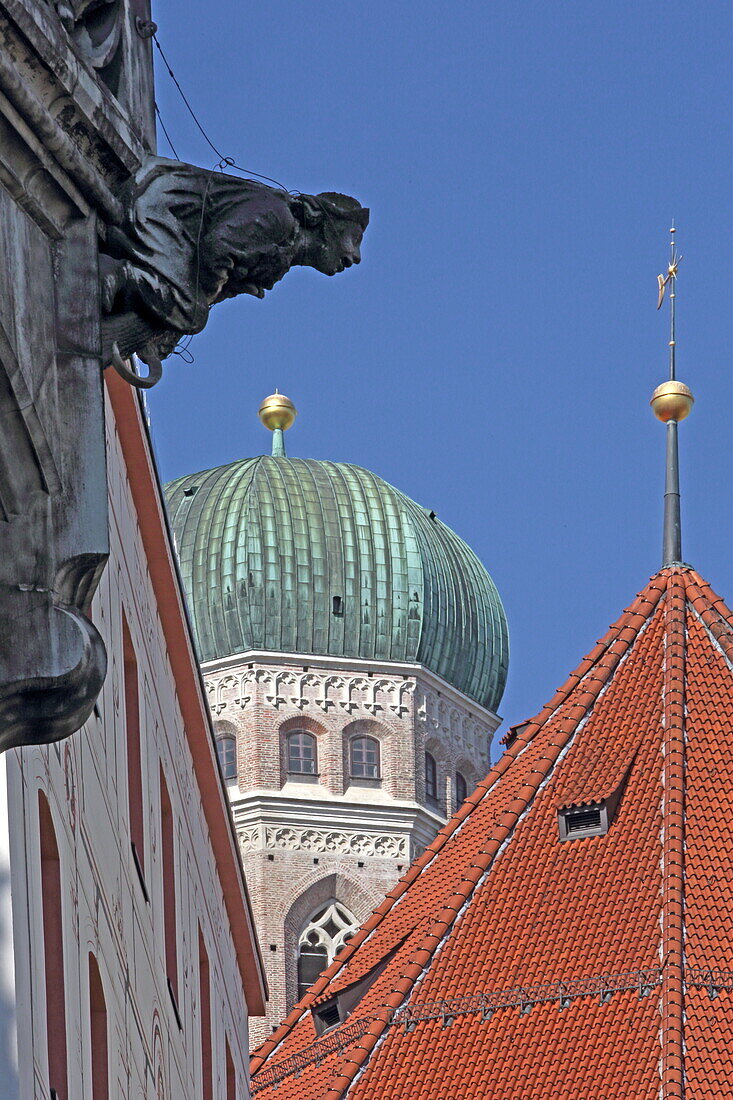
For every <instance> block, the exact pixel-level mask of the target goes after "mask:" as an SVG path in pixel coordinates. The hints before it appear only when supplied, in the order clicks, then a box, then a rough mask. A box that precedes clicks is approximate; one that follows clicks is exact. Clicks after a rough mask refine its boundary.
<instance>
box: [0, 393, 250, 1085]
mask: <svg viewBox="0 0 733 1100" xmlns="http://www.w3.org/2000/svg"><path fill="white" fill-rule="evenodd" d="M108 391H109V394H110V395H111V400H108V408H107V454H108V484H109V499H110V544H111V554H110V559H109V562H108V565H107V568H106V570H105V572H104V574H103V577H102V581H101V583H100V586H99V589H98V591H97V593H96V595H95V597H94V601H93V604H92V609H91V617H92V619H93V621H94V623H95V625H96V626H97V628H98V629H99V631H100V632H101V634H102V636H103V638H104V641H105V643H106V646H107V651H108V654H109V668H108V674H107V678H106V682H105V685H104V689H103V692H102V695H101V696H100V698H99V702H98V705H97V707H96V708H95V713H94V715H93V717H92V718H91V719H90V720H89V721H88V722H87V723H86V725H85V726H84V727H83V728H82V729H81V730H79V732H77V733H76V734H74V735H72V736H71V737H70V738H68V739H66V740H63V741H59V742H57V743H56V744H52V745H50V746H42V747H39V748H22V749H18V750H12V751H9V752H6V753H4V754H2V755H0V983H1V984H0V1095H1V1096H2V1097H3V1100H30V1098H31V1097H33V1098H34V1100H35V1098H38V1100H41V1098H43V1100H52V1098H55V1100H142V1098H146V1100H149V1098H151V1097H156V1100H163V1098H167V1097H176V1098H178V1097H181V1098H183V1097H191V1098H202V1100H240V1098H242V1097H246V1096H248V1095H249V1090H248V1071H247V1053H248V1017H249V1014H250V1013H252V1012H255V1013H256V1012H262V1011H263V1006H264V994H265V987H264V983H263V972H262V966H261V960H260V958H259V954H258V950H257V945H256V939H255V935H254V929H253V923H252V917H251V911H250V905H249V900H248V897H247V892H246V887H245V883H244V879H243V876H242V873H241V868H240V865H239V860H238V854H237V848H236V841H235V836H234V831H233V828H232V824H231V819H230V814H229V810H228V806H227V802H226V793H225V789H224V786H223V783H222V779H221V775H220V773H219V768H218V764H217V760H216V753H215V748H214V742H213V737H212V731H211V726H210V720H209V717H208V712H207V707H206V703H205V698H204V691H203V686H202V683H201V680H200V676H199V672H198V667H197V664H196V661H195V658H194V654H193V648H192V645H191V641H190V636H189V632H188V626H187V621H186V617H185V611H184V607H183V602H182V599H181V596H180V591H179V588H178V581H177V576H176V572H175V566H174V561H173V557H172V554H171V551H170V544H169V541H168V537H167V531H166V527H165V520H164V514H163V510H162V506H161V498H160V493H159V486H158V485H157V481H156V475H155V470H154V466H153V463H152V459H151V454H150V449H149V444H148V439H147V434H146V430H145V426H144V422H143V418H142V416H141V410H140V407H139V404H138V401H137V397H136V395H134V393H133V391H132V390H131V389H129V387H127V386H126V384H125V383H124V382H122V381H121V380H120V379H118V378H114V379H111V380H109V386H108Z"/></svg>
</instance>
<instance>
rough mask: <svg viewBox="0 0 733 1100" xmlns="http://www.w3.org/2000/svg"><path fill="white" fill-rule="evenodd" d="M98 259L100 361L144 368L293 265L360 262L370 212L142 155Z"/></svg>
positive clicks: (334, 198) (333, 268)
mask: <svg viewBox="0 0 733 1100" xmlns="http://www.w3.org/2000/svg"><path fill="white" fill-rule="evenodd" d="M123 201H124V203H125V207H126V217H125V221H124V224H123V225H122V227H121V228H117V227H110V228H109V230H108V233H107V241H106V244H105V251H104V254H103V255H102V256H101V265H100V272H101V277H102V304H103V310H104V311H105V314H106V316H105V318H104V322H103V341H104V347H103V355H104V356H105V357H106V362H109V361H110V359H111V358H113V357H114V359H115V365H118V359H119V358H122V359H124V358H125V357H127V356H129V355H131V354H132V353H133V352H138V353H139V354H140V356H141V358H143V359H144V360H145V361H146V362H148V363H150V364H151V365H152V364H154V363H156V360H159V359H162V358H164V357H165V356H166V355H169V354H170V352H171V351H172V350H173V348H174V347H175V345H176V344H177V343H178V341H179V340H180V338H181V337H182V336H183V335H185V334H191V333H196V332H200V331H201V329H202V328H203V327H204V325H205V324H206V321H207V319H208V315H209V309H210V308H211V306H212V305H214V304H215V303H216V302H221V301H223V300H224V299H225V298H233V297H235V296H236V295H238V294H252V295H254V296H255V297H257V298H263V297H264V296H265V292H266V291H267V290H270V289H271V288H272V287H273V286H274V285H275V283H277V282H278V281H279V280H280V279H282V277H283V276H284V275H285V274H286V273H287V272H288V271H289V270H290V268H291V267H293V266H296V265H301V266H305V267H314V268H316V270H317V271H321V272H323V274H324V275H336V274H338V272H340V271H343V270H344V268H347V267H351V265H352V264H358V263H359V261H360V259H361V254H360V245H361V240H362V236H363V234H364V230H365V229H366V226H367V223H368V221H369V211H368V210H366V209H364V208H363V207H362V206H361V205H360V204H359V203H358V202H357V201H356V199H352V198H350V197H349V196H348V195H338V194H332V193H330V192H325V193H323V194H320V195H302V194H295V195H291V194H290V193H288V192H287V191H281V190H278V189H277V188H274V187H268V186H267V185H265V184H263V183H256V182H255V181H253V180H248V179H241V178H239V177H237V176H231V175H227V174H225V173H222V172H219V171H217V170H207V169H205V168H197V167H195V166H194V165H191V164H183V163H181V162H179V161H171V160H164V159H163V158H161V157H150V158H149V159H148V160H147V161H146V163H145V164H144V165H143V167H142V169H141V170H140V171H139V172H138V173H137V175H136V177H135V179H134V181H133V182H132V183H131V184H130V185H128V188H127V192H126V194H125V195H124V196H123Z"/></svg>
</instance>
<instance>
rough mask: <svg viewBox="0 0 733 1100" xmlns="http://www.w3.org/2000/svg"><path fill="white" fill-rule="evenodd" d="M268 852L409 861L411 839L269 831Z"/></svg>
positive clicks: (288, 828) (317, 831) (287, 828)
mask: <svg viewBox="0 0 733 1100" xmlns="http://www.w3.org/2000/svg"><path fill="white" fill-rule="evenodd" d="M264 840H265V847H266V848H285V849H287V850H288V851H291V852H294V851H303V850H305V851H308V852H333V853H337V854H339V855H351V856H373V857H377V858H379V857H381V858H384V859H406V858H407V856H408V855H409V838H408V837H406V836H388V835H384V834H379V833H365V832H358V833H351V832H345V831H343V830H338V831H337V830H332V829H297V828H293V827H292V826H285V827H277V826H272V825H268V826H266V828H265V838H264Z"/></svg>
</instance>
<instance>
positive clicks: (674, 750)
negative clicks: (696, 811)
mask: <svg viewBox="0 0 733 1100" xmlns="http://www.w3.org/2000/svg"><path fill="white" fill-rule="evenodd" d="M686 587H687V586H686V582H685V579H684V578H683V577H682V576H680V575H679V574H677V575H674V576H672V577H670V581H669V588H668V600H667V605H666V607H665V608H664V616H665V621H664V664H663V677H664V679H663V704H662V706H663V710H662V715H663V728H662V745H663V765H662V776H663V800H662V823H661V827H662V963H663V965H664V966H665V968H667V975H668V977H667V982H666V983H665V985H664V988H663V990H662V1002H661V1012H662V1022H661V1036H660V1038H661V1065H660V1069H661V1074H660V1076H661V1086H662V1093H663V1095H664V1096H665V1098H666V1097H669V1100H674V1098H677V1100H683V1097H684V1094H685V1082H684V1069H683V1066H684V1031H685V1026H684V986H683V968H684V952H685V945H684V939H685V928H684V924H685V918H684V909H685V882H684V877H685V763H686V759H685V758H686V749H685V721H686V719H685V676H686V669H685V663H686V644H687V630H686V625H687V624H686V603H687V598H686Z"/></svg>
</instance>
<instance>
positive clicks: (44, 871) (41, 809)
mask: <svg viewBox="0 0 733 1100" xmlns="http://www.w3.org/2000/svg"><path fill="white" fill-rule="evenodd" d="M38 823H39V826H40V842H41V843H40V847H41V897H42V906H43V943H44V959H45V964H46V1036H47V1040H48V1080H49V1085H50V1087H51V1089H52V1090H54V1091H55V1093H56V1096H57V1097H58V1100H66V1098H67V1077H66V1072H67V1070H66V995H65V990H64V936H63V927H62V923H61V862H60V859H59V849H58V844H57V843H56V830H55V829H54V827H53V819H52V817H51V807H50V806H49V804H48V802H47V800H46V796H45V795H44V794H43V793H42V792H41V791H39V792H38Z"/></svg>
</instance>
